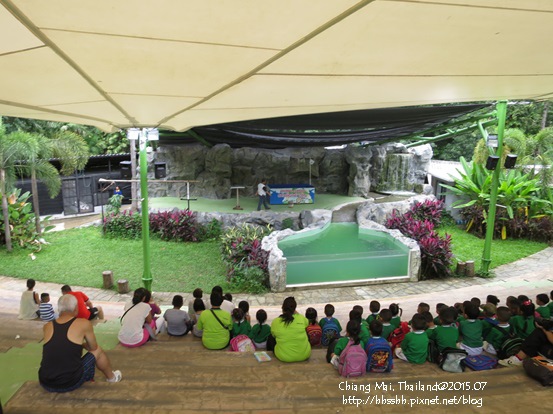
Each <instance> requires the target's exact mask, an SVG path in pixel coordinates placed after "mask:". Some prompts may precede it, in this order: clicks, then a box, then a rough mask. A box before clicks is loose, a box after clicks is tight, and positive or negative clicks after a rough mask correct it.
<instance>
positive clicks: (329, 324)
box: [321, 318, 340, 346]
mask: <svg viewBox="0 0 553 414" xmlns="http://www.w3.org/2000/svg"><path fill="white" fill-rule="evenodd" d="M339 337H340V331H339V329H338V325H337V324H336V321H335V320H334V318H332V319H331V320H328V319H327V320H326V322H325V324H324V326H323V336H322V338H321V344H322V345H323V346H328V344H329V343H331V342H332V340H333V339H337V338H339Z"/></svg>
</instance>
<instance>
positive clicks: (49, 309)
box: [38, 303, 55, 322]
mask: <svg viewBox="0 0 553 414" xmlns="http://www.w3.org/2000/svg"><path fill="white" fill-rule="evenodd" d="M38 311H39V312H40V319H42V320H43V321H45V322H49V321H53V320H54V319H55V315H54V307H53V306H52V305H51V304H50V303H41V304H40V306H39V307H38Z"/></svg>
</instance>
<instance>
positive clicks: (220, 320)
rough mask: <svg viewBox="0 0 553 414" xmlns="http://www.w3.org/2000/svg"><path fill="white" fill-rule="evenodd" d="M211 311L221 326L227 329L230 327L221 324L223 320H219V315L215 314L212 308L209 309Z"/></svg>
mask: <svg viewBox="0 0 553 414" xmlns="http://www.w3.org/2000/svg"><path fill="white" fill-rule="evenodd" d="M210 311H211V313H212V314H213V316H215V319H217V321H219V323H220V324H221V326H222V327H223V328H225V329H227V330H230V327H229V326H225V325H224V324H223V322H221V319H219V317H218V316H217V314H216V313H215V312H213V309H210Z"/></svg>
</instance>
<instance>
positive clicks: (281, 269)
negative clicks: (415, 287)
mask: <svg viewBox="0 0 553 414" xmlns="http://www.w3.org/2000/svg"><path fill="white" fill-rule="evenodd" d="M427 198H433V197H428V196H415V197H411V198H409V199H407V200H405V201H402V202H393V203H379V204H378V206H379V208H378V209H379V210H380V211H379V214H378V216H379V217H380V218H381V219H382V218H383V217H385V216H386V214H385V213H383V211H386V210H387V209H389V208H387V206H386V204H389V205H390V206H391V207H392V209H398V207H400V206H401V207H403V208H399V210H403V209H405V210H407V209H408V208H409V207H410V206H411V205H412V204H413V203H415V202H417V201H419V202H420V201H424V200H425V199H427ZM348 205H350V204H342V205H340V206H338V207H335V208H334V209H332V210H312V211H311V217H309V220H307V221H309V222H310V224H309V226H308V227H306V228H304V229H303V230H300V231H293V230H291V229H286V230H282V231H275V232H273V233H271V234H270V235H268V236H266V237H264V238H263V240H262V243H261V247H262V249H263V250H265V251H268V252H269V284H270V288H271V291H272V292H284V291H285V290H286V288H287V287H286V266H287V260H286V257H284V254H283V252H282V250H280V248H279V247H278V242H279V241H281V240H282V239H284V238H286V237H288V236H290V235H292V234H301V233H305V232H309V231H313V230H315V229H322V228H323V227H325V226H326V225H328V224H330V223H331V222H332V221H333V215H334V213H335V212H338V211H341V210H343V208H344V207H346V206H348ZM351 205H357V209H356V214H355V219H354V220H352V221H351V222H355V221H357V224H358V225H359V228H361V229H367V230H375V231H381V232H384V233H387V234H389V235H390V236H391V237H393V238H394V239H395V240H397V241H398V242H400V243H401V244H403V245H405V246H407V248H408V249H409V277H408V278H403V280H402V278H397V279H395V278H394V279H376V280H374V281H363V282H356V283H358V284H360V285H368V284H376V283H383V282H384V283H386V282H388V283H393V282H402V281H403V282H407V281H411V282H415V281H418V280H419V275H420V267H421V255H420V247H419V245H418V243H417V242H416V241H415V240H413V239H410V238H408V237H405V236H404V235H403V234H401V233H400V231H399V230H390V229H387V228H386V227H384V225H382V224H380V223H377V222H376V221H373V220H370V219H369V218H367V214H366V211H367V210H371V211H373V210H374V209H373V208H372V206H373V205H375V202H374V200H372V199H371V200H368V201H366V202H364V203H361V204H359V203H358V202H357V203H351ZM372 215H374V214H372ZM352 283H353V282H352ZM352 283H347V282H346V283H344V284H342V285H347V284H352ZM339 285H341V284H340V283H336V284H335V285H334V286H339Z"/></svg>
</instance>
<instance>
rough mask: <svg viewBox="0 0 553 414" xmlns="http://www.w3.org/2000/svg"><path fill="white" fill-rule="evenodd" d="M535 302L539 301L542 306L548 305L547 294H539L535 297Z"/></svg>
mask: <svg viewBox="0 0 553 414" xmlns="http://www.w3.org/2000/svg"><path fill="white" fill-rule="evenodd" d="M536 300H539V301H540V302H541V303H543V304H544V305H546V304H548V303H549V298H548V297H547V293H540V294H539V295H536Z"/></svg>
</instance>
